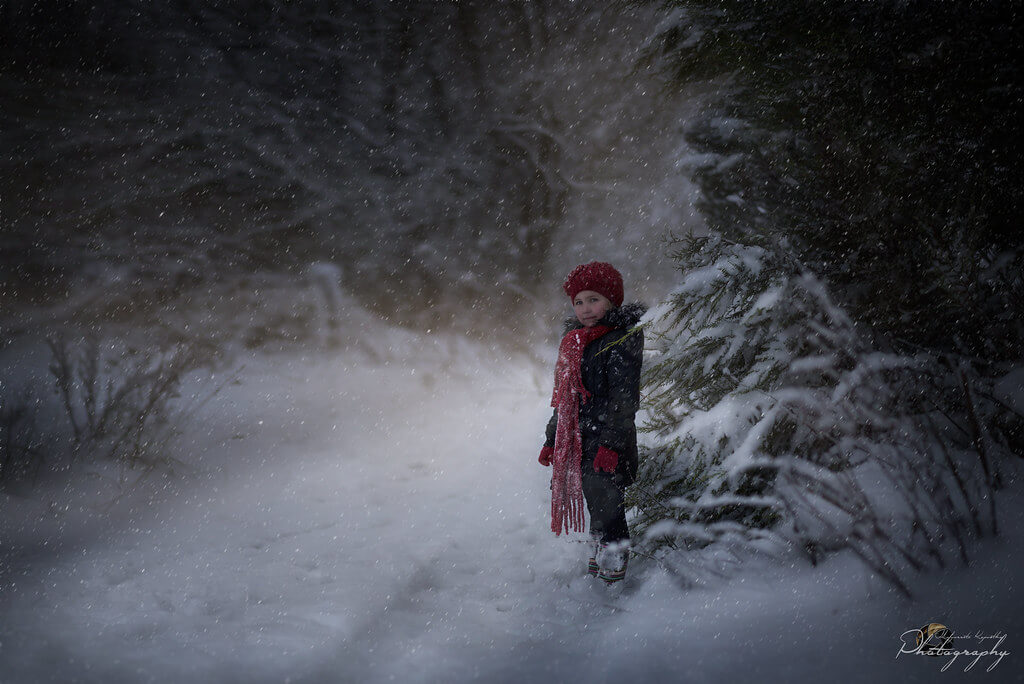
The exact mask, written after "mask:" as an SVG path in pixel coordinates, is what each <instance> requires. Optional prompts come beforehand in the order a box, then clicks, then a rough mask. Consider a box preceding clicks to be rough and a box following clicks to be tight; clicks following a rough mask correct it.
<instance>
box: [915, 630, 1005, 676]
mask: <svg viewBox="0 0 1024 684" xmlns="http://www.w3.org/2000/svg"><path fill="white" fill-rule="evenodd" d="M954 636H955V637H956V639H955V642H956V643H955V644H954ZM1005 639H1006V634H1004V633H1003V632H998V631H997V632H996V633H995V634H982V633H981V632H980V631H978V632H975V633H974V634H973V635H972V634H956V635H954V634H953V630H952V629H950V628H949V627H947V626H945V625H943V624H941V623H939V622H930V623H928V624H927V625H925V626H924V627H921V628H920V629H908V630H907V631H906V632H904V633H903V634H901V635H900V640H901V641H902V642H903V643H902V644H901V645H900V650H899V652H898V653H897V654H896V657H897V658H899V657H900V656H901V655H923V656H933V657H937V658H948V659H949V660H948V661H947V662H946V663H945V664H944V665H943V666H942V668H941V670H942V671H943V672H945V671H946V670H947V669H948V668H949V667H950V666H951V665H952V664H953V663H954V662H956V660H957V659H958V658H960V657H961V656H963V657H967V658H973V659H972V660H971V661H970V662H969V663H967V665H966V667H964V672H967V671H968V670H970V669H972V668H973V667H974V666H975V665H976V664H977V663H978V661H979V660H981V659H982V658H993V660H992V662H991V663H990V664H989V666H988V667H987V668H985V671H986V672H991V671H992V669H993V668H995V666H996V665H998V664H999V662H1000V661H1001V660H1002V659H1003V657H1004V656H1007V655H1009V654H1010V652H1009V651H1000V650H998V649H999V647H1000V645H1002V643H1003V641H1004V640H1005ZM972 647H975V648H972Z"/></svg>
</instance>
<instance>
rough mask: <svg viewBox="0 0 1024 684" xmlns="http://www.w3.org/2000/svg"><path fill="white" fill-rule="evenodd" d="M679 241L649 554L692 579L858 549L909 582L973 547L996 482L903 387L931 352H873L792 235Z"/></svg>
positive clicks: (650, 426)
mask: <svg viewBox="0 0 1024 684" xmlns="http://www.w3.org/2000/svg"><path fill="white" fill-rule="evenodd" d="M674 244H675V246H676V247H677V248H678V250H677V252H676V254H675V255H674V256H675V258H676V260H677V262H678V264H679V266H680V268H681V270H682V273H683V280H682V282H681V284H680V285H679V286H678V287H677V288H676V289H675V290H674V292H673V293H672V294H671V296H670V298H669V299H668V300H667V301H666V302H665V303H664V304H662V305H661V306H659V307H657V308H655V309H653V310H652V311H651V312H650V313H649V314H648V316H647V319H648V322H649V323H650V324H651V326H652V327H653V328H654V329H653V330H652V331H651V340H652V344H651V345H650V346H651V347H653V350H652V351H653V358H652V359H651V360H650V361H649V362H648V364H647V368H646V370H645V385H646V387H647V391H648V395H647V411H648V419H647V420H646V422H645V424H644V425H643V426H642V430H643V431H644V432H646V433H647V438H646V439H645V441H646V442H647V445H646V446H645V453H644V454H642V457H641V468H640V473H639V475H638V481H637V485H636V486H635V487H634V488H633V490H632V501H631V502H630V503H631V504H632V505H633V506H635V507H636V508H637V509H638V514H637V516H636V517H635V518H634V520H633V528H634V532H635V536H636V537H637V538H638V550H639V552H640V553H644V554H647V555H650V556H653V557H654V558H656V559H658V560H659V561H661V562H662V563H663V565H665V567H668V568H669V569H671V570H672V571H674V572H675V573H677V574H678V575H679V576H680V577H681V578H682V579H683V580H684V581H690V582H693V581H700V580H701V579H702V578H704V577H705V576H706V575H707V574H708V573H709V572H718V571H721V569H722V562H723V559H728V558H737V557H738V556H737V554H739V553H747V552H750V551H758V550H760V551H767V552H769V553H774V554H781V553H787V552H789V551H791V550H794V549H795V550H799V551H800V552H802V553H803V554H806V557H807V558H808V559H809V560H810V561H811V562H817V561H818V560H819V559H821V558H822V557H823V555H824V554H826V553H829V552H833V551H839V550H842V549H849V550H851V551H852V552H853V553H855V554H856V555H857V556H858V557H859V558H861V559H862V560H863V561H864V562H865V563H866V564H867V565H868V566H869V567H870V568H871V569H872V570H874V571H875V572H877V573H878V574H879V575H880V576H882V577H884V578H885V579H887V580H888V581H890V582H892V583H893V584H894V585H896V586H897V587H899V588H900V589H901V590H902V591H904V592H906V593H909V588H908V584H907V582H906V571H907V570H908V569H909V568H915V569H920V568H922V567H924V566H926V565H928V564H937V565H942V564H944V563H945V562H946V561H947V559H949V558H950V557H951V556H953V555H959V556H960V557H962V558H966V554H965V550H964V544H965V539H966V534H967V533H968V532H969V531H970V530H971V529H972V528H973V529H974V531H976V532H984V531H989V530H991V528H992V527H993V525H994V517H993V516H994V513H993V511H991V510H990V509H986V508H983V507H981V506H980V505H979V504H980V502H981V501H982V500H984V499H986V498H987V500H989V501H991V496H990V494H991V492H990V486H991V479H990V478H987V477H986V473H985V472H984V471H983V468H982V467H981V464H980V462H979V459H978V457H977V453H972V450H971V444H970V443H964V444H961V445H959V448H958V446H957V444H956V443H955V441H952V440H951V441H949V442H948V443H947V442H945V441H943V439H936V431H935V429H934V423H932V422H929V421H930V418H929V414H930V412H933V411H934V409H932V408H930V407H928V408H927V410H926V409H922V408H921V407H915V406H913V405H908V404H907V402H906V401H905V400H904V397H906V396H907V395H906V392H905V391H904V388H905V386H906V385H907V384H908V383H918V385H920V383H921V382H923V380H922V378H927V377H931V376H932V374H931V371H930V368H931V366H932V365H933V362H934V359H933V358H932V357H929V356H927V355H921V356H919V357H910V356H904V355H894V354H887V353H881V352H878V351H876V350H875V349H874V348H873V345H872V344H871V342H870V341H869V340H868V339H867V337H866V336H865V335H864V334H862V330H861V329H858V326H857V325H856V324H855V323H854V322H853V321H852V320H851V318H850V317H849V316H848V315H847V314H846V313H845V312H844V311H843V309H842V308H841V307H839V306H838V305H837V304H836V303H835V302H834V300H833V299H832V298H831V297H830V295H829V292H828V289H827V287H826V286H825V284H824V283H823V282H822V281H821V280H820V279H819V278H817V277H816V276H815V275H814V274H813V273H811V272H809V271H808V270H807V269H805V268H804V267H803V266H802V265H801V264H800V263H799V262H798V261H797V259H796V258H795V257H793V256H792V253H791V252H790V250H789V249H788V246H787V244H786V243H785V241H784V240H779V241H776V242H775V243H773V244H766V245H764V246H755V245H744V244H739V243H735V242H731V241H729V240H726V239H723V238H721V237H719V236H717V235H715V234H712V235H710V236H706V237H693V236H688V237H685V238H679V239H675V240H674ZM940 437H941V435H940ZM683 551H685V553H682V552H683Z"/></svg>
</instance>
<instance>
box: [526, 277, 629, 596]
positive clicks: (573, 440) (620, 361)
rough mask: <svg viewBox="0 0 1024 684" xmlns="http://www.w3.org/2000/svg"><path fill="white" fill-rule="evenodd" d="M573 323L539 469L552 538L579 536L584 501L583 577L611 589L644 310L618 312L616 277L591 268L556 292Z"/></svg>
mask: <svg viewBox="0 0 1024 684" xmlns="http://www.w3.org/2000/svg"><path fill="white" fill-rule="evenodd" d="M562 288H563V289H564V290H565V293H566V294H567V295H569V299H570V300H571V301H572V307H573V312H574V313H575V317H571V318H569V319H567V320H566V322H565V336H564V337H563V338H562V343H561V345H559V348H558V362H557V363H556V364H555V389H554V392H553V394H552V399H551V405H552V406H553V407H555V410H554V413H553V415H552V416H551V420H550V421H548V426H547V434H546V439H545V441H544V448H543V449H541V452H540V458H539V459H538V460H539V461H540V463H541V465H544V466H554V470H553V471H552V474H551V530H552V531H553V532H554V533H555V534H561V533H562V531H566V532H568V531H569V530H574V531H578V532H582V531H583V500H584V497H586V503H587V510H588V512H589V513H590V536H591V538H592V539H593V541H594V547H593V552H592V553H591V554H590V562H589V567H588V569H587V572H588V573H589V574H591V575H595V576H598V577H600V578H601V579H603V580H604V581H605V582H607V583H609V584H611V583H613V582H618V581H620V580H621V579H622V578H623V577H625V575H626V564H627V562H628V560H629V530H628V528H627V527H626V510H625V506H624V505H623V493H624V490H625V488H626V486H628V485H629V484H631V483H632V482H633V479H634V478H635V477H636V468H637V448H636V425H635V417H636V411H637V409H638V408H639V404H640V366H641V363H642V361H643V348H644V338H643V330H642V329H641V328H637V327H635V326H636V325H637V323H638V322H639V320H640V318H641V316H643V315H644V313H646V311H647V308H646V307H645V306H644V305H642V304H638V303H632V304H627V305H625V306H623V305H622V294H623V292H622V275H621V274H620V273H619V272H618V271H617V270H615V268H614V267H613V266H612V265H611V264H607V263H603V262H599V261H593V262H591V263H589V264H581V265H580V266H577V267H576V268H574V269H573V270H572V272H571V273H570V274H569V276H568V277H567V278H566V279H565V283H564V284H563V285H562Z"/></svg>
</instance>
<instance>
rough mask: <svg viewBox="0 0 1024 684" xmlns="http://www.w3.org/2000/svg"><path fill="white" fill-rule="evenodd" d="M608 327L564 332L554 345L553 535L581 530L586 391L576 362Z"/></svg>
mask: <svg viewBox="0 0 1024 684" xmlns="http://www.w3.org/2000/svg"><path fill="white" fill-rule="evenodd" d="M610 330H611V328H609V327H608V326H603V325H596V326H594V327H592V328H579V329H577V330H572V331H570V332H568V333H566V335H565V337H563V338H562V342H561V344H560V345H559V347H558V361H557V363H556V364H555V388H554V392H552V395H551V405H552V406H553V407H555V408H556V409H557V415H558V422H557V426H558V427H557V429H556V430H555V453H554V457H553V459H552V465H553V466H554V467H553V469H552V473H551V531H552V532H554V533H555V534H556V535H560V534H561V533H562V532H566V533H568V532H569V531H576V532H582V531H583V530H584V525H585V519H584V513H583V507H584V501H583V473H582V471H581V469H580V462H581V461H582V460H583V437H582V435H581V434H580V425H579V422H580V410H579V407H580V402H581V401H582V402H583V403H586V401H587V400H588V399H589V398H590V392H588V391H587V389H586V388H585V387H584V386H583V377H582V374H581V370H580V363H581V362H582V360H583V349H584V348H585V347H586V346H587V344H589V343H590V342H592V341H593V340H595V339H597V338H598V337H601V336H602V335H604V334H605V333H607V332H609V331H610Z"/></svg>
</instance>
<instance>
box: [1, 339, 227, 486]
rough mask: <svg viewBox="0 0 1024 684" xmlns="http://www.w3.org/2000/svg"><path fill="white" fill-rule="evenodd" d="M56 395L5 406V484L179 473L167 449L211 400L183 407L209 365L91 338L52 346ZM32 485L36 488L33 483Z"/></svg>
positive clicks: (191, 351) (174, 351) (196, 350)
mask: <svg viewBox="0 0 1024 684" xmlns="http://www.w3.org/2000/svg"><path fill="white" fill-rule="evenodd" d="M47 343H48V345H49V348H50V353H51V359H50V363H49V373H50V380H51V381H52V383H53V384H52V386H51V387H50V388H49V390H50V391H48V392H45V393H44V392H42V391H40V387H38V386H36V385H38V384H39V383H38V382H37V383H36V385H33V386H30V387H29V388H28V389H27V390H26V391H25V392H23V393H22V394H20V395H19V394H16V393H15V392H14V391H13V390H12V389H11V387H10V384H9V383H8V386H7V387H5V390H7V394H8V396H5V397H3V398H0V484H2V485H3V486H5V487H8V488H10V487H22V488H23V487H25V486H28V485H30V484H34V483H36V482H37V481H38V479H39V477H40V476H41V475H45V474H52V473H53V472H57V471H62V470H65V471H67V470H77V469H88V470H91V471H96V472H100V471H102V470H104V469H105V467H106V466H107V465H113V466H115V467H116V468H117V470H118V483H119V485H120V486H124V485H126V484H128V483H129V481H130V480H134V481H138V480H139V479H141V478H143V477H145V476H146V475H148V474H149V473H151V472H153V471H154V470H158V469H162V468H168V467H171V466H173V464H174V463H175V459H174V458H173V457H172V455H171V453H170V450H169V448H168V447H169V445H170V443H171V442H172V441H173V439H174V438H175V436H177V435H178V434H179V433H180V431H181V429H182V427H183V426H184V425H185V423H186V422H187V420H188V418H189V417H190V416H191V415H192V414H193V413H194V412H195V411H197V410H198V409H199V408H200V407H201V406H202V405H203V404H204V403H205V402H206V401H207V400H208V399H209V398H211V397H212V396H213V395H214V394H215V393H216V392H217V390H218V389H219V388H217V389H214V390H212V391H211V392H210V393H209V394H207V395H206V396H205V397H195V396H194V397H192V398H191V399H189V400H186V401H180V398H181V397H180V395H179V388H180V386H181V383H182V380H183V378H184V376H185V375H186V374H188V373H189V372H191V371H194V370H195V369H197V368H199V367H200V366H202V365H204V364H205V363H207V362H208V360H209V359H208V358H207V356H206V355H205V354H203V353H202V352H201V351H200V347H199V346H197V345H173V346H166V347H163V348H159V347H158V348H157V349H156V350H154V351H150V350H146V349H140V348H137V347H134V346H132V345H130V344H128V343H124V342H114V341H111V340H106V339H105V340H100V339H98V338H97V337H95V336H92V335H85V336H83V337H81V338H79V339H76V340H75V341H71V340H70V339H68V338H67V337H65V336H54V337H50V338H48V339H47ZM30 480H31V482H30Z"/></svg>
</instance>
